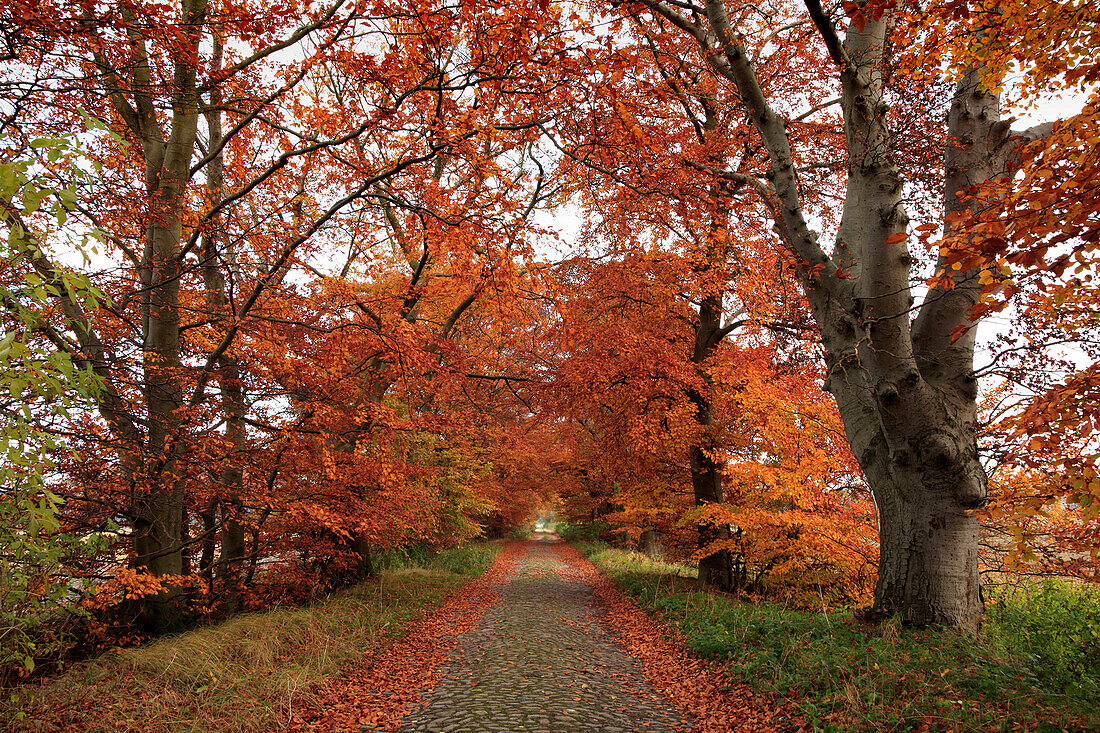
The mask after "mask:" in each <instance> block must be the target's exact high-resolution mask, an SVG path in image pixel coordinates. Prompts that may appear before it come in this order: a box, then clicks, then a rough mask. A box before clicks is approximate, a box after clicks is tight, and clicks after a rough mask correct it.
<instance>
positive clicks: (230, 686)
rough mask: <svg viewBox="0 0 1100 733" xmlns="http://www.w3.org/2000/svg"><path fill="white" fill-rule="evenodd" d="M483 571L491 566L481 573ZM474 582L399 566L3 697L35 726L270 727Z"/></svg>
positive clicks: (14, 718) (14, 719)
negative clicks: (319, 597) (319, 596)
mask: <svg viewBox="0 0 1100 733" xmlns="http://www.w3.org/2000/svg"><path fill="white" fill-rule="evenodd" d="M481 569H483V568H481ZM468 581H469V576H468V575H460V574H456V573H453V572H449V571H446V570H439V569H434V568H429V569H420V568H399V569H395V570H393V571H388V572H384V573H381V574H379V575H378V576H377V577H375V578H373V579H371V580H370V581H367V582H365V583H363V584H361V585H359V586H357V587H355V588H352V589H350V590H348V591H344V592H342V593H339V594H336V595H334V596H332V597H330V598H328V599H326V600H324V601H322V602H319V603H316V604H314V605H312V606H310V607H305V608H283V609H275V610H272V611H267V612H264V613H256V614H248V615H244V616H239V617H237V618H234V619H231V620H229V621H226V622H224V623H221V624H218V625H215V626H210V627H207V628H203V629H199V630H196V631H191V632H188V633H185V634H181V635H179V636H176V637H172V638H166V639H161V640H159V641H157V642H154V643H153V644H150V645H149V646H146V647H142V648H137V649H122V650H115V651H111V652H107V653H105V654H103V655H101V656H99V657H97V658H95V659H93V660H90V661H88V662H84V663H81V664H79V665H77V666H75V667H73V668H72V669H70V670H68V671H67V672H65V673H64V674H62V675H58V676H56V677H54V678H52V679H50V680H47V681H46V682H44V683H42V684H39V685H34V686H27V687H25V688H22V689H20V690H18V691H17V695H16V697H15V699H13V700H8V701H3V702H2V703H0V726H3V724H4V721H7V723H8V725H9V726H10V727H11V729H13V730H19V731H35V732H36V733H39V732H41V733H44V732H45V731H88V732H89V733H98V732H101V731H138V730H140V731H143V733H160V732H161V731H165V732H167V731H172V732H173V733H187V732H194V733H199V732H201V731H239V732H241V733H244V732H245V731H272V730H279V729H281V728H282V727H283V724H284V721H285V720H286V719H287V718H288V717H289V714H290V713H291V711H293V710H294V709H295V708H296V707H298V706H300V705H301V704H302V703H303V702H304V701H305V700H307V699H309V697H310V695H311V694H312V691H313V690H315V689H316V688H317V686H318V683H320V682H322V681H323V680H325V679H327V678H329V677H332V676H333V675H335V674H337V673H338V672H339V671H340V670H341V669H342V668H344V667H346V666H348V665H351V664H354V663H356V662H358V661H360V660H363V659H364V658H366V657H369V656H370V655H371V654H372V653H373V652H374V651H375V650H376V649H378V648H379V647H380V646H381V645H382V644H383V643H385V642H386V640H388V639H391V638H393V637H396V636H399V635H400V634H402V633H403V632H404V631H406V630H407V629H408V628H409V626H410V625H411V624H412V623H413V622H414V621H415V620H416V619H417V618H419V617H420V615H421V613H422V612H423V611H425V610H427V609H430V608H434V607H436V606H438V605H440V604H441V603H442V602H443V600H444V599H445V598H446V597H447V596H448V595H449V594H450V593H451V592H453V591H454V590H455V589H457V588H459V587H461V586H462V585H464V584H465V583H466V582H468Z"/></svg>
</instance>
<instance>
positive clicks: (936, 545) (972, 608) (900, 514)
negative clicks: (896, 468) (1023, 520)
mask: <svg viewBox="0 0 1100 733" xmlns="http://www.w3.org/2000/svg"><path fill="white" fill-rule="evenodd" d="M890 493H892V492H882V491H880V492H879V495H880V496H882V498H881V499H879V500H878V501H879V503H880V505H882V506H888V507H889V509H888V510H887V511H884V512H882V514H881V517H882V519H881V521H880V527H879V542H880V543H881V550H880V554H879V576H878V584H877V586H876V588H875V605H876V607H877V608H878V609H880V610H882V611H884V612H887V613H897V614H899V615H900V616H901V619H902V620H903V621H905V622H908V623H914V624H918V625H925V624H932V623H940V624H943V623H947V624H952V625H957V626H962V627H964V628H975V627H976V626H977V624H978V622H979V620H980V616H981V599H980V597H979V593H978V586H979V578H978V557H977V556H978V520H977V518H976V517H975V516H974V513H973V512H972V511H971V510H969V509H968V508H966V507H964V506H961V505H960V503H959V502H958V500H956V499H955V498H954V497H952V496H949V495H948V496H934V495H929V494H928V493H925V492H922V491H920V490H919V489H916V490H913V489H911V490H910V491H908V492H905V494H901V495H897V496H891V498H890V499H886V498H885V496H883V495H884V494H890ZM906 495H908V496H909V497H911V498H909V499H908V500H907V498H906Z"/></svg>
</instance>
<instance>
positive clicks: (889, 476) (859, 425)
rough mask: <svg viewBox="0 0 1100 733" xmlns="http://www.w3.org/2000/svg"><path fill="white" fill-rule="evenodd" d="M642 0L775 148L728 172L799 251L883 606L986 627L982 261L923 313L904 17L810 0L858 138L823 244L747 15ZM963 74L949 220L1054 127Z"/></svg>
mask: <svg viewBox="0 0 1100 733" xmlns="http://www.w3.org/2000/svg"><path fill="white" fill-rule="evenodd" d="M642 3H643V4H644V5H646V6H647V7H648V8H649V9H650V10H651V11H652V12H653V13H655V14H656V15H658V16H661V17H662V18H664V19H665V20H666V21H668V22H669V23H671V24H673V25H675V26H676V27H678V28H679V29H681V30H682V31H684V32H685V33H688V34H690V35H691V36H692V37H693V38H694V40H695V41H696V43H697V44H698V46H699V48H700V50H701V52H702V56H703V58H704V59H705V61H706V63H707V64H709V65H710V67H711V68H712V69H713V70H714V71H715V72H716V74H717V75H718V76H720V77H722V78H724V79H726V80H727V81H729V82H730V83H732V84H733V85H734V86H735V87H736V90H737V96H738V98H739V99H740V100H741V103H742V104H743V105H744V107H745V112H746V113H747V115H748V119H749V120H750V121H751V123H752V125H753V126H754V127H755V129H756V132H757V134H758V136H759V139H760V142H761V144H762V146H763V147H764V149H765V150H767V153H768V157H769V169H768V171H767V173H766V175H764V176H753V175H747V174H745V173H744V172H742V171H740V170H725V171H720V172H719V173H718V175H719V177H722V178H725V179H726V180H728V181H733V182H736V183H738V184H741V185H744V186H748V187H751V188H753V189H755V190H756V191H757V192H758V193H759V195H760V197H761V199H762V200H763V201H764V202H765V204H766V205H767V206H768V207H769V209H770V211H771V214H772V216H773V217H774V225H775V229H776V232H777V233H778V235H779V237H780V239H781V240H782V242H783V245H784V246H785V247H786V248H787V249H788V250H789V251H790V252H791V253H792V254H793V255H794V256H795V258H796V260H797V261H798V263H799V267H800V277H801V280H802V283H803V285H804V288H805V293H806V297H807V300H808V301H809V304H810V307H811V309H812V311H813V314H814V318H815V320H816V321H817V324H818V326H819V327H820V329H821V338H822V345H823V346H824V347H825V351H826V365H827V367H828V377H827V379H826V383H825V387H826V389H827V390H829V391H830V392H832V393H833V395H834V396H835V397H836V401H837V406H838V407H839V409H840V413H841V417H842V419H843V421H844V428H845V432H846V435H847V438H848V442H849V443H850V445H851V447H852V451H853V453H854V454H855V456H856V458H857V460H858V461H859V463H860V466H861V467H862V468H863V470H864V473H865V475H866V477H867V482H868V484H869V485H870V487H871V490H872V492H873V495H874V497H875V501H876V503H877V507H878V517H879V529H880V534H881V542H880V568H879V570H880V577H879V581H878V585H877V587H876V591H875V606H876V608H877V609H878V610H879V611H882V612H887V613H898V614H900V615H901V618H902V619H903V620H905V621H908V622H912V623H917V624H928V623H940V624H946V625H950V626H957V627H962V628H967V629H974V628H976V627H977V625H978V623H979V621H980V619H981V612H982V605H981V599H980V595H979V593H978V587H979V583H978V565H977V539H978V522H977V519H976V518H975V517H974V516H973V512H974V510H975V509H976V508H977V507H979V506H981V505H982V504H983V503H984V501H985V494H986V475H985V471H984V470H983V468H982V465H981V463H980V462H979V460H978V456H977V443H976V422H977V406H976V398H977V382H976V379H975V377H974V373H973V360H974V329H973V328H972V326H973V325H974V324H973V323H971V321H970V319H969V312H970V308H971V307H972V306H973V305H974V304H975V302H976V301H977V298H978V296H979V293H980V289H981V285H980V283H979V278H978V275H979V274H980V273H979V272H978V271H977V270H970V271H967V270H953V269H951V270H947V271H946V277H947V278H949V279H950V282H949V283H947V285H946V286H942V285H937V286H935V287H932V288H930V290H929V292H928V293H927V294H926V296H925V298H924V301H923V302H922V303H921V305H920V308H919V311H918V315H917V318H916V319H915V320H912V319H911V313H912V311H913V306H914V301H913V297H912V289H911V280H912V277H911V273H910V263H911V261H912V256H911V254H910V252H909V247H908V244H907V242H906V239H907V236H908V225H909V218H908V214H907V211H906V202H905V198H904V194H905V187H904V183H905V182H904V180H903V179H902V175H901V169H900V168H899V167H898V165H897V161H896V158H897V157H898V155H899V153H898V146H897V142H896V140H895V139H894V137H893V135H892V133H891V130H890V129H889V126H888V120H889V115H888V111H889V101H890V100H889V97H888V95H887V94H886V90H885V86H884V85H885V82H886V80H887V79H888V78H889V70H888V69H887V58H886V53H887V51H888V49H889V48H890V46H891V43H892V39H891V37H890V36H891V33H892V32H893V30H894V28H895V25H896V24H897V23H899V22H903V21H902V20H901V18H900V17H898V16H897V15H896V14H895V13H894V12H892V11H886V12H883V13H878V14H877V17H874V18H871V19H868V18H858V22H857V19H851V20H849V22H848V26H847V29H846V31H845V33H844V37H843V39H842V38H841V37H840V35H839V34H838V33H837V31H836V29H835V27H834V21H833V18H832V17H831V16H830V15H829V14H828V13H827V12H826V11H825V10H824V9H823V7H822V5H821V3H820V0H805V5H806V9H807V11H808V14H809V19H810V20H811V21H812V22H813V25H814V26H815V27H816V29H817V31H818V33H819V34H820V36H821V39H822V42H823V45H824V47H825V48H826V50H827V51H828V53H829V56H830V58H831V59H832V61H833V63H834V65H835V72H836V81H837V82H838V84H839V88H840V91H841V97H840V99H839V101H840V108H841V110H842V113H843V129H844V133H845V137H846V148H847V150H846V152H847V172H848V179H847V188H846V191H845V200H844V206H843V214H842V218H841V222H840V227H839V231H838V236H837V241H836V246H835V247H834V249H833V251H832V252H831V253H826V252H825V251H824V250H823V249H822V247H821V246H820V244H819V242H818V238H819V234H818V233H817V232H815V231H813V230H812V229H811V228H810V226H809V223H808V222H809V216H808V214H807V212H806V211H805V210H804V207H803V200H802V189H801V184H800V183H799V180H798V175H797V167H796V165H797V164H796V156H795V153H794V151H793V150H792V145H791V138H790V137H789V135H788V131H787V127H788V122H787V120H786V119H785V118H784V117H783V116H782V115H781V114H779V113H777V112H776V110H775V109H773V108H772V107H771V105H770V103H769V101H768V98H767V95H766V93H765V91H764V89H763V88H762V87H761V85H760V81H759V79H758V77H757V75H756V70H755V68H754V61H753V58H754V54H753V53H751V52H750V51H749V49H747V48H746V46H745V45H744V37H743V36H742V35H741V34H742V33H748V32H751V31H750V30H749V29H747V28H738V27H736V26H734V25H731V18H732V19H733V22H736V18H737V16H731V15H728V14H727V12H726V3H724V2H723V1H722V0H705V17H704V14H703V13H701V12H695V13H692V14H685V13H684V12H683V11H682V10H681V9H679V5H675V6H674V5H673V4H670V3H666V2H662V1H661V0H642ZM859 5H860V4H859V3H857V6H859ZM774 42H780V41H774ZM990 81H991V82H993V83H995V82H996V81H997V80H990ZM956 82H957V83H956V90H955V94H954V97H953V99H952V103H951V110H950V114H949V115H948V125H947V128H948V129H947V136H946V140H947V144H946V147H945V150H944V165H945V170H946V179H945V185H944V208H943V211H944V214H945V221H946V222H947V224H946V225H945V227H946V228H947V229H948V230H949V229H950V227H951V226H952V222H953V221H954V219H953V217H952V216H951V215H952V214H954V213H957V212H960V211H962V210H963V209H965V208H966V207H967V206H972V205H975V204H974V203H972V202H970V201H968V200H966V199H965V198H963V197H961V196H960V194H964V193H965V192H966V191H967V190H968V188H969V187H974V186H980V185H982V184H984V183H986V182H987V181H990V180H992V179H996V178H999V177H1002V176H1008V175H1011V174H1012V171H1013V166H1014V165H1016V161H1015V157H1016V155H1017V151H1018V150H1019V143H1023V142H1028V141H1031V140H1035V139H1037V138H1039V137H1042V136H1044V135H1047V134H1049V132H1050V126H1049V125H1046V126H1037V127H1035V128H1031V129H1029V130H1024V131H1020V132H1013V131H1010V129H1009V121H1004V120H1001V119H1000V99H999V97H998V94H997V93H996V92H995V91H993V90H988V89H985V88H983V86H982V84H981V74H980V70H978V69H976V68H967V69H964V70H963V73H962V74H961V76H960V77H959V78H958V79H957V80H956ZM903 103H904V102H903ZM828 104H831V102H826V103H823V104H822V105H821V107H824V106H827V105H828ZM708 168H711V169H713V167H712V166H709V165H708ZM943 264H944V263H943V261H942V260H941V262H940V265H941V267H940V269H941V271H942V270H943V269H944V268H943Z"/></svg>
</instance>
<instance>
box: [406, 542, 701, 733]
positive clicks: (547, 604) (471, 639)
mask: <svg viewBox="0 0 1100 733" xmlns="http://www.w3.org/2000/svg"><path fill="white" fill-rule="evenodd" d="M559 543H560V540H552V539H540V540H535V541H532V542H528V543H527V550H526V552H525V553H524V554H523V555H522V556H521V557H520V559H519V560H518V562H517V565H516V570H515V572H514V573H513V574H512V575H511V576H509V577H508V578H507V579H506V580H505V581H504V582H503V583H502V584H501V585H500V586H498V587H497V588H496V592H497V594H498V595H499V596H500V603H498V604H496V605H495V606H493V607H492V608H490V609H489V610H488V611H487V612H486V613H485V614H484V615H483V616H482V618H481V621H480V622H479V624H478V626H477V628H476V629H474V630H473V631H472V632H470V633H468V634H466V635H465V636H464V637H462V638H460V639H459V641H458V644H457V645H456V646H455V648H454V650H453V651H452V652H451V654H450V656H449V658H448V660H447V662H445V663H444V666H443V667H442V669H441V671H442V677H441V680H440V682H439V684H438V685H436V687H435V688H434V689H432V690H431V691H426V692H425V701H424V703H423V704H422V705H421V706H420V707H418V708H416V709H414V710H413V711H412V713H411V714H410V715H409V716H408V717H407V718H405V721H404V723H403V725H402V727H401V728H400V730H401V731H402V733H522V732H527V731H531V732H535V731H537V732H538V733H581V732H582V731H583V732H584V733H588V732H592V733H596V732H601V733H627V732H629V731H636V730H637V731H655V732H661V733H671V732H672V731H688V730H690V729H691V725H690V723H689V721H687V720H686V719H685V718H684V717H683V716H682V715H680V714H679V713H677V712H676V711H675V709H674V708H672V707H671V706H670V705H669V704H668V703H667V702H665V701H664V699H663V698H661V696H660V695H659V694H658V693H657V692H656V691H655V690H653V689H652V688H651V687H650V686H649V685H648V684H647V683H646V682H645V679H644V677H643V676H642V672H641V669H640V668H639V666H638V664H637V663H636V662H635V661H634V660H633V659H632V658H631V657H629V656H628V655H627V654H626V653H625V652H624V651H623V649H622V648H621V647H620V646H619V645H618V644H617V643H616V642H615V641H614V640H613V639H612V638H611V636H610V635H609V634H608V632H607V630H606V628H605V627H604V626H603V624H602V621H601V616H602V613H601V611H600V610H599V608H598V606H597V604H596V600H595V597H594V596H593V593H592V590H591V588H590V587H589V586H588V585H587V584H585V583H584V582H583V581H581V580H578V579H575V578H573V577H570V576H571V573H570V572H569V567H568V565H567V564H566V563H564V562H562V560H561V558H560V557H559V555H558V552H557V549H556V548H557V546H558V545H559Z"/></svg>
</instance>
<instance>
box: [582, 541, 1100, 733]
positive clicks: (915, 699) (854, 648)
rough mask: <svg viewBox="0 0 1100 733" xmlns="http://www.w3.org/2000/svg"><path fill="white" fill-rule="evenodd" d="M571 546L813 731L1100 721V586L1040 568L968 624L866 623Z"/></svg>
mask: <svg viewBox="0 0 1100 733" xmlns="http://www.w3.org/2000/svg"><path fill="white" fill-rule="evenodd" d="M577 546H578V548H579V549H580V550H581V551H582V552H584V553H585V554H586V555H588V557H589V558H590V559H591V560H592V561H593V562H594V563H595V564H596V565H597V566H598V567H599V568H600V569H601V570H603V571H604V572H605V573H607V574H608V575H609V576H611V577H612V578H613V579H614V580H616V581H617V582H618V584H619V585H620V586H621V587H622V588H623V589H624V590H625V591H626V592H627V593H629V594H630V595H631V596H633V597H634V598H635V599H636V600H637V602H638V603H639V605H640V606H642V607H643V608H645V609H646V610H648V611H650V612H652V613H655V614H657V615H658V616H659V617H661V618H662V619H663V620H665V621H667V622H669V623H671V624H672V625H674V626H675V627H677V628H678V629H679V631H680V632H681V634H682V635H683V637H684V639H685V641H686V643H687V644H688V646H689V647H690V649H691V650H692V651H693V652H695V653H696V654H698V655H700V656H703V657H707V658H710V659H714V660H716V661H719V662H721V663H722V664H725V665H727V666H728V668H729V669H730V670H731V671H732V672H733V673H734V674H735V675H737V676H739V677H741V678H742V679H744V680H745V681H746V682H748V683H749V684H751V685H752V686H753V687H754V688H755V689H757V690H759V691H762V692H770V693H774V694H776V695H778V696H779V697H780V698H783V699H785V700H787V701H790V702H791V703H793V704H795V705H797V706H798V707H800V708H801V711H802V714H803V715H804V716H805V718H806V721H807V722H808V723H810V724H811V725H812V726H813V728H814V729H815V730H818V731H836V732H838V733H839V732H841V731H975V732H977V731H1017V730H1028V731H1037V732H1039V733H1053V732H1054V731H1100V714H1098V712H1097V710H1096V704H1095V701H1096V699H1097V698H1098V695H1100V594H1098V593H1097V591H1096V589H1093V588H1084V587H1081V586H1070V585H1067V584H1064V583H1057V582H1053V581H1051V582H1047V583H1046V584H1044V585H1043V586H1041V587H1039V588H1036V589H1034V590H1033V591H1032V592H1030V593H1018V594H1016V595H1013V596H1002V597H1000V598H998V599H996V600H995V601H994V602H993V603H991V604H990V606H989V613H988V615H987V618H986V621H985V624H984V626H983V629H982V632H981V633H980V634H979V636H978V637H976V638H975V637H972V636H969V635H966V634H962V633H959V632H955V631H950V630H943V629H910V628H904V627H902V626H901V625H900V624H898V623H897V621H896V620H890V621H887V622H885V623H882V624H878V625H874V626H868V625H864V624H862V623H859V622H857V621H855V620H854V618H853V616H852V614H851V613H850V612H833V613H828V614H826V613H808V612H805V611H796V610H791V609H788V608H785V607H783V606H781V605H778V604H775V603H770V602H749V601H747V600H740V599H737V598H733V597H729V596H724V595H721V594H716V593H713V592H709V591H706V590H704V589H701V588H700V587H699V586H698V584H697V582H696V581H693V580H689V579H686V578H684V577H683V576H684V575H686V573H685V572H684V569H683V568H682V566H679V567H678V566H669V565H667V564H664V563H655V562H653V561H651V560H649V559H648V558H646V557H645V556H644V555H641V554H639V553H636V552H630V551H627V550H620V549H615V548H611V547H608V546H606V545H602V544H600V543H593V542H582V543H578V545H577Z"/></svg>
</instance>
